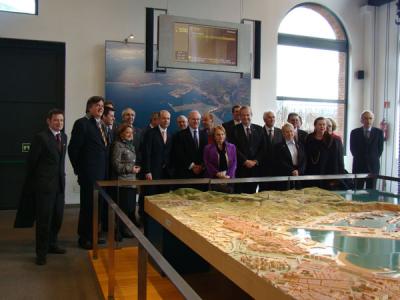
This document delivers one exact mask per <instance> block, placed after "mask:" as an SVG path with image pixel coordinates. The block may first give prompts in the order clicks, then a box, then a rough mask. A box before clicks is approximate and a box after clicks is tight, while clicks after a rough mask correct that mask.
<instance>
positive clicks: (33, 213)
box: [15, 109, 67, 265]
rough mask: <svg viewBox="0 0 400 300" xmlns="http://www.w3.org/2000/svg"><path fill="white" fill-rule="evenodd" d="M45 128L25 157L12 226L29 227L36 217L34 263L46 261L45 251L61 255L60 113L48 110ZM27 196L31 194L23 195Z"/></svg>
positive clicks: (64, 143)
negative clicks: (25, 163)
mask: <svg viewBox="0 0 400 300" xmlns="http://www.w3.org/2000/svg"><path fill="white" fill-rule="evenodd" d="M47 124H48V126H49V127H48V129H46V130H44V131H42V132H40V133H38V134H37V135H36V136H35V137H34V139H33V141H32V143H31V148H30V152H29V156H28V160H27V177H26V182H25V185H24V191H23V197H22V198H21V202H20V206H19V209H18V212H17V218H16V220H15V227H32V226H33V221H34V220H36V264H38V265H44V264H46V257H47V254H48V253H56V254H64V253H65V252H66V251H65V249H63V248H60V247H59V246H58V244H57V236H58V232H59V231H60V228H61V224H62V219H63V214H64V190H65V153H66V147H67V136H66V135H65V133H64V132H62V130H63V127H64V113H63V111H61V110H58V109H53V110H50V111H49V113H48V116H47ZM27 195H31V197H26V196H27Z"/></svg>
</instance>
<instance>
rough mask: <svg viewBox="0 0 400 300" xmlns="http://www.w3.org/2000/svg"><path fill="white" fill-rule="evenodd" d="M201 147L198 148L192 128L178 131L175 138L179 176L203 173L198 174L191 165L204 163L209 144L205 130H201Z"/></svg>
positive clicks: (190, 176)
mask: <svg viewBox="0 0 400 300" xmlns="http://www.w3.org/2000/svg"><path fill="white" fill-rule="evenodd" d="M198 135H199V148H198V149H196V145H195V142H194V139H193V137H192V133H191V132H190V128H189V127H188V128H186V129H184V130H182V131H179V132H177V133H176V136H175V139H174V145H173V148H174V151H175V153H174V157H175V159H174V164H175V174H176V177H177V178H196V177H202V175H196V174H194V173H193V172H192V171H191V170H189V167H190V165H191V164H192V163H194V164H196V165H203V151H204V147H205V146H206V145H207V144H208V136H207V133H205V132H204V131H201V130H199V131H198Z"/></svg>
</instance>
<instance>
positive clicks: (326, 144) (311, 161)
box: [305, 133, 346, 175]
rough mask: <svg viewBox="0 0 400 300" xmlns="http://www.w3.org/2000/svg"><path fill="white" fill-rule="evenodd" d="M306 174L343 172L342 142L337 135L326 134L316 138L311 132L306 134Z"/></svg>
mask: <svg viewBox="0 0 400 300" xmlns="http://www.w3.org/2000/svg"><path fill="white" fill-rule="evenodd" d="M305 149H306V155H307V163H306V165H307V168H306V174H307V175H334V174H345V173H346V171H345V169H344V161H343V144H342V142H341V140H340V138H338V137H334V136H330V135H326V136H325V137H324V139H323V140H317V139H316V138H315V137H314V134H313V133H310V134H309V135H308V136H307V140H306V147H305Z"/></svg>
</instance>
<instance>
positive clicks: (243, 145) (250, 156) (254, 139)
mask: <svg viewBox="0 0 400 300" xmlns="http://www.w3.org/2000/svg"><path fill="white" fill-rule="evenodd" d="M250 130H251V139H250V141H249V140H248V139H247V136H246V133H245V130H244V128H243V125H242V124H238V125H236V126H235V128H234V132H233V144H235V145H236V153H237V164H238V167H237V173H236V174H237V176H238V177H252V176H257V175H258V174H256V173H257V172H258V169H259V168H258V166H256V167H254V168H252V169H247V168H245V167H244V166H243V164H244V162H245V161H246V160H257V161H258V162H259V164H260V163H261V161H262V159H263V148H264V134H263V132H262V131H263V129H262V127H261V126H259V125H255V124H251V125H250Z"/></svg>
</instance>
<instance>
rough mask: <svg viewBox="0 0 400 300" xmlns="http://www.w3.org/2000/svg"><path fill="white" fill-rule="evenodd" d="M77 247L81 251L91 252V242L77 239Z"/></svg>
mask: <svg viewBox="0 0 400 300" xmlns="http://www.w3.org/2000/svg"><path fill="white" fill-rule="evenodd" d="M78 245H79V247H81V248H82V249H86V250H91V249H92V248H93V245H92V242H90V241H88V240H83V239H79V240H78Z"/></svg>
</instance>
